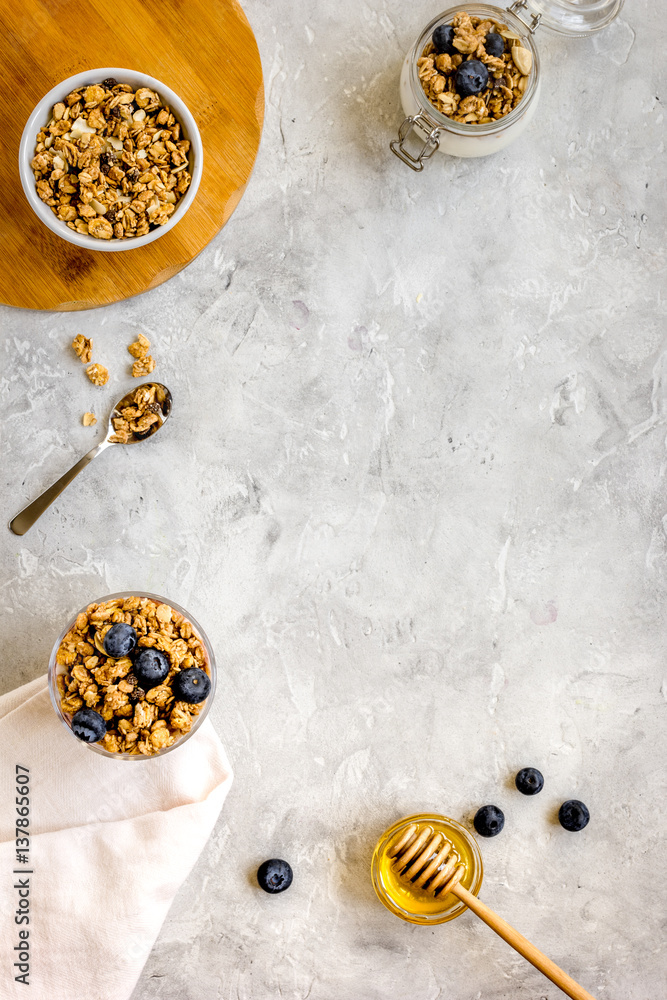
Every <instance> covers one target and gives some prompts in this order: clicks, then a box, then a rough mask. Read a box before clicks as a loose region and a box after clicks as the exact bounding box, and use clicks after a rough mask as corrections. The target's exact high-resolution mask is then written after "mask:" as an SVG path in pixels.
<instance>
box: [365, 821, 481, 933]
mask: <svg viewBox="0 0 667 1000" xmlns="http://www.w3.org/2000/svg"><path fill="white" fill-rule="evenodd" d="M412 824H418V825H420V826H423V825H424V824H427V825H428V826H430V827H431V828H432V830H433V832H434V833H441V834H442V835H443V837H445V838H446V839H447V840H448V841H449V843H450V844H451V846H452V852H453V854H454V857H455V858H456V861H457V864H458V863H461V864H463V865H464V866H465V872H464V874H463V877H462V878H461V885H463V886H464V887H465V888H466V889H469V890H470V892H472V893H474V895H477V894H478V892H479V890H480V886H481V884H482V875H483V868H482V857H481V854H480V851H479V847H478V846H477V841H476V840H475V838H474V837H473V836H472V834H470V833H469V832H468V831H467V830H466V829H465V827H463V826H461V824H460V823H457V822H456V820H453V819H450V818H449V817H448V816H440V815H436V814H430V813H419V814H417V815H414V816H408V817H406V819H402V820H399V821H398V823H394V825H393V826H391V827H389V829H388V830H385V832H384V833H383V834H382V836H381V837H380V839H379V841H378V843H377V846H376V848H375V851H374V852H373V860H372V862H371V879H372V881H373V888H374V889H375V891H376V893H377V895H378V897H379V899H380V901H381V902H382V903H383V904H384V905H385V906H386V907H387V909H388V910H391V912H392V913H395V914H396V916H398V917H401V919H403V920H407V921H409V922H410V923H413V924H442V923H445V921H447V920H453V919H454V917H458V916H459V915H460V914H461V913H463V911H464V910H465V909H467V907H466V906H465V905H464V904H463V903H462V902H461V901H460V900H459V899H458V898H457V897H456V896H455V895H454V894H453V893H451V892H450V893H446V894H445V895H444V896H440V895H437V894H436V895H435V896H434V895H433V894H431V893H428V892H426V891H425V890H424V889H419V888H417V887H416V886H414V885H412V884H411V883H409V882H406V881H404V880H403V879H402V878H401V877H400V876H399V874H398V872H397V871H396V870H395V869H394V857H393V852H392V849H393V847H394V846H395V845H396V844H397V843H398V842H399V840H400V839H401V836H402V835H403V834H404V833H405V831H406V830H407V828H408V827H409V826H411V825H412Z"/></svg>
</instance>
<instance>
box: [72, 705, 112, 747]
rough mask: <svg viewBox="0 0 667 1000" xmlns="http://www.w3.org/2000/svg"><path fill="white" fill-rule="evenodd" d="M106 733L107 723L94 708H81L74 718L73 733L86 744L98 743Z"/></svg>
mask: <svg viewBox="0 0 667 1000" xmlns="http://www.w3.org/2000/svg"><path fill="white" fill-rule="evenodd" d="M106 731H107V724H106V722H105V721H104V719H103V718H102V716H101V715H100V713H99V712H96V711H95V709H93V708H80V709H79V711H78V712H75V713H74V715H73V716H72V732H73V733H74V735H75V736H78V737H79V739H80V740H85V742H86V743H97V741H98V740H101V739H102V738H103V737H104V734H105V733H106Z"/></svg>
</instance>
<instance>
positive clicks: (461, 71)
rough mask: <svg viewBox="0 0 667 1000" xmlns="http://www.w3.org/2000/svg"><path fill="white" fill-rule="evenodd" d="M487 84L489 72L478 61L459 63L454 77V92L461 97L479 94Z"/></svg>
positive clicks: (471, 60)
mask: <svg viewBox="0 0 667 1000" xmlns="http://www.w3.org/2000/svg"><path fill="white" fill-rule="evenodd" d="M488 82H489V71H488V69H487V68H486V66H485V65H484V63H483V62H480V61H479V59H468V60H467V61H466V62H463V63H461V65H460V66H459V68H458V69H457V71H456V75H455V77H454V86H455V87H456V92H457V94H459V95H460V96H461V97H470V96H471V95H472V94H479V93H480V91H482V90H484V88H485V87H486V85H487V83H488Z"/></svg>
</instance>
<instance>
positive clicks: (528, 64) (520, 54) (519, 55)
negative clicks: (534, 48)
mask: <svg viewBox="0 0 667 1000" xmlns="http://www.w3.org/2000/svg"><path fill="white" fill-rule="evenodd" d="M512 61H513V63H514V65H515V66H516V68H517V69H518V71H519V73H522V74H523V76H528V74H529V73H530V71H531V69H532V67H533V56H532V53H530V52H529V51H528V49H524V48H523V47H522V46H520V45H513V46H512Z"/></svg>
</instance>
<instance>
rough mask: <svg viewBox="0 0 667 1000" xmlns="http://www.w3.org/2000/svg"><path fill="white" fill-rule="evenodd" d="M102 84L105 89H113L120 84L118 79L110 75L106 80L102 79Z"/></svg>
mask: <svg viewBox="0 0 667 1000" xmlns="http://www.w3.org/2000/svg"><path fill="white" fill-rule="evenodd" d="M100 86H102V87H104V89H105V90H113V88H114V87H117V86H118V80H114V78H113V77H112V76H108V77H107V78H106V80H102V83H101V84H100Z"/></svg>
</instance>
